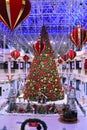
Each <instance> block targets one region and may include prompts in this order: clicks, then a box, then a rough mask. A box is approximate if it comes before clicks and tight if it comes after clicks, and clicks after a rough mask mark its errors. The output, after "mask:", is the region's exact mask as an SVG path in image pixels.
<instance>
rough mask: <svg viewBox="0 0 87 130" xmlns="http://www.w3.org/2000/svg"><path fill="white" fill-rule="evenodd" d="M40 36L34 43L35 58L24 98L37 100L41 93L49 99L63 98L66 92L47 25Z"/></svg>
mask: <svg viewBox="0 0 87 130" xmlns="http://www.w3.org/2000/svg"><path fill="white" fill-rule="evenodd" d="M40 36H41V37H40V39H39V41H37V43H36V44H34V51H35V53H34V59H33V61H32V63H31V67H30V73H29V75H28V77H27V83H26V86H25V89H24V98H25V99H30V100H34V101H35V100H37V96H38V95H39V94H43V95H45V96H46V97H47V100H48V101H56V100H61V99H63V98H64V92H63V90H62V85H61V82H60V77H59V75H58V70H57V67H56V63H55V56H54V52H53V50H52V47H51V44H50V40H49V36H48V33H47V31H46V28H45V26H43V27H42V30H41V35H40Z"/></svg>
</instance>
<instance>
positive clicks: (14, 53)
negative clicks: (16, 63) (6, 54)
mask: <svg viewBox="0 0 87 130" xmlns="http://www.w3.org/2000/svg"><path fill="white" fill-rule="evenodd" d="M10 55H11V56H12V57H13V58H14V59H15V60H16V59H17V58H18V57H19V56H20V52H19V51H18V50H14V51H12V52H11V53H10Z"/></svg>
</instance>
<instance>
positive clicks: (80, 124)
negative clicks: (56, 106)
mask: <svg viewBox="0 0 87 130" xmlns="http://www.w3.org/2000/svg"><path fill="white" fill-rule="evenodd" d="M83 107H84V109H85V110H86V113H87V105H86V104H85V105H84V106H83ZM5 110H6V109H2V110H0V130H21V124H22V123H23V122H24V121H25V120H26V119H30V118H37V119H41V120H42V121H44V122H45V123H46V125H47V127H48V128H47V130H87V116H84V114H83V113H82V111H81V110H80V108H79V107H78V106H77V111H78V121H77V122H75V123H64V122H62V121H60V115H59V114H28V113H19V114H18V113H7V112H6V111H5ZM25 130H36V128H35V127H29V124H28V125H26V128H25ZM41 130H43V129H41Z"/></svg>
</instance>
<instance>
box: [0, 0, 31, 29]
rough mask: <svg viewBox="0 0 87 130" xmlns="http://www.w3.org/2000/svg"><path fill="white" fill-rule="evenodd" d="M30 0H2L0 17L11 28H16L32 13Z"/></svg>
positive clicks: (0, 0) (0, 1)
mask: <svg viewBox="0 0 87 130" xmlns="http://www.w3.org/2000/svg"><path fill="white" fill-rule="evenodd" d="M30 10H31V3H30V1H29V0H0V19H1V21H2V22H3V23H4V24H5V25H6V26H7V27H9V28H10V29H12V30H13V29H15V28H16V27H17V26H18V25H19V24H20V23H21V22H23V21H24V20H25V19H26V18H27V17H28V16H29V13H30Z"/></svg>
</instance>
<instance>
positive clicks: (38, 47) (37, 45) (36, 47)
mask: <svg viewBox="0 0 87 130" xmlns="http://www.w3.org/2000/svg"><path fill="white" fill-rule="evenodd" d="M33 48H34V50H35V52H36V53H37V54H39V55H40V54H41V53H42V52H43V51H45V50H46V44H45V43H43V42H41V40H40V39H39V40H38V41H37V42H36V43H35V44H34V45H33Z"/></svg>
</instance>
